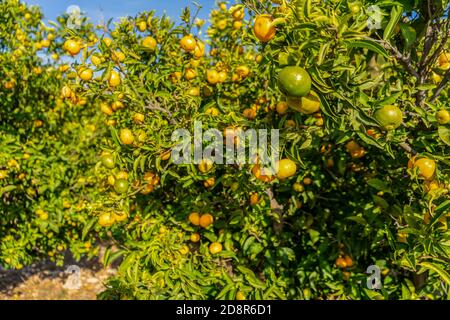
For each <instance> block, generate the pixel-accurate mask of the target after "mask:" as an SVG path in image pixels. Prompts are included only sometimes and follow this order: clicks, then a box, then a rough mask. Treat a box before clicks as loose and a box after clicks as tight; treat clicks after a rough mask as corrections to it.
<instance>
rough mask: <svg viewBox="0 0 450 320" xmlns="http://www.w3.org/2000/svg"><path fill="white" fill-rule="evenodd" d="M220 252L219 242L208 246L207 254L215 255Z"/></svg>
mask: <svg viewBox="0 0 450 320" xmlns="http://www.w3.org/2000/svg"><path fill="white" fill-rule="evenodd" d="M221 251H222V244H221V243H219V242H213V243H211V244H210V245H209V252H210V253H211V254H216V253H219V252H221Z"/></svg>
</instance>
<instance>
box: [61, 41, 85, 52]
mask: <svg viewBox="0 0 450 320" xmlns="http://www.w3.org/2000/svg"><path fill="white" fill-rule="evenodd" d="M63 49H64V50H65V51H66V52H68V53H69V54H70V55H72V56H76V55H77V54H78V53H80V50H81V46H80V43H79V42H78V41H76V40H73V39H70V40H66V42H64V45H63Z"/></svg>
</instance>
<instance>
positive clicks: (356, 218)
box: [346, 216, 367, 226]
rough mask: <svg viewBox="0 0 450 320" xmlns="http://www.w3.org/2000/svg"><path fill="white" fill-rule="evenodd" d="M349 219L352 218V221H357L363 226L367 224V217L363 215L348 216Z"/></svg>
mask: <svg viewBox="0 0 450 320" xmlns="http://www.w3.org/2000/svg"><path fill="white" fill-rule="evenodd" d="M346 219H347V220H351V221H355V222H356V223H359V224H361V225H363V226H365V225H367V221H366V219H364V218H363V217H360V216H352V217H347V218H346Z"/></svg>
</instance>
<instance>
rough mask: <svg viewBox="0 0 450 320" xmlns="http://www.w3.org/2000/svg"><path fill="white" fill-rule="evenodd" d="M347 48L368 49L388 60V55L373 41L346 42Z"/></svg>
mask: <svg viewBox="0 0 450 320" xmlns="http://www.w3.org/2000/svg"><path fill="white" fill-rule="evenodd" d="M346 44H347V47H349V48H360V49H368V50H370V51H373V52H376V53H378V54H380V55H382V56H383V57H385V58H386V59H388V58H389V54H388V52H387V51H386V49H384V48H383V47H382V46H381V45H380V44H378V43H376V42H375V41H372V40H369V39H364V40H353V41H351V42H350V41H348V42H346Z"/></svg>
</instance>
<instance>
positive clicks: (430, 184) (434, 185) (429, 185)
mask: <svg viewBox="0 0 450 320" xmlns="http://www.w3.org/2000/svg"><path fill="white" fill-rule="evenodd" d="M424 188H425V192H427V193H428V192H431V191H434V190H438V189H440V188H441V186H440V185H439V182H437V181H436V180H431V181H430V180H426V181H425V183H424Z"/></svg>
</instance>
